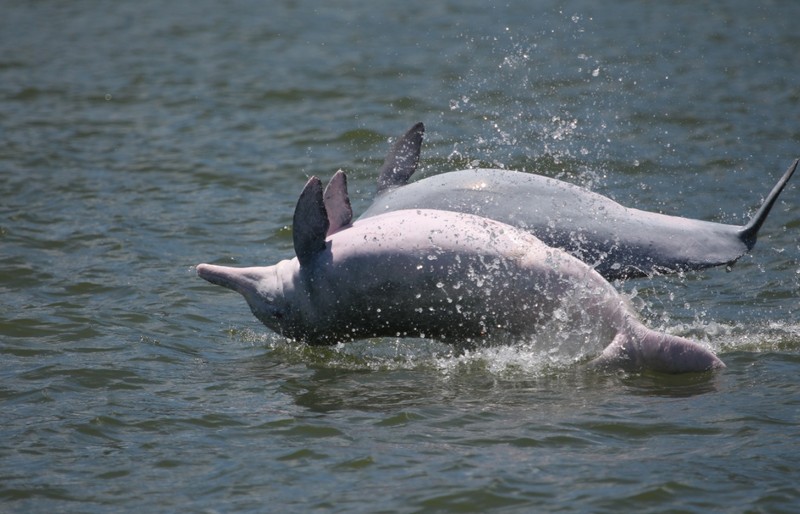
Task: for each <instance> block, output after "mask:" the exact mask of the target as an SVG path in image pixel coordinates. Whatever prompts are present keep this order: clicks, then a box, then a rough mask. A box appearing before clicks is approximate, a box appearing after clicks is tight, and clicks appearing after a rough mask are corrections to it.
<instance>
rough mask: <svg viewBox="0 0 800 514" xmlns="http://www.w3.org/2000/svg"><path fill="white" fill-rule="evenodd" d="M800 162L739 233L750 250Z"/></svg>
mask: <svg viewBox="0 0 800 514" xmlns="http://www.w3.org/2000/svg"><path fill="white" fill-rule="evenodd" d="M798 162H800V159H795V161H794V162H793V163H792V165H791V166H789V169H787V170H786V172H785V173H784V174H783V176H782V177H781V178H780V180H778V183H777V184H775V187H773V188H772V191H770V193H769V195H767V199H766V200H764V203H763V204H761V207H760V208H759V209H758V211H757V212H756V213H755V215H753V218H752V219H751V220H750V222H749V223H748V224H747V225H745V226H744V227H742V230H740V231H739V239H741V240H742V242H744V244H746V245H747V249H748V250H752V248H753V246H754V245H755V244H756V238H757V237H758V231H759V229H760V228H761V225H763V224H764V221H765V220H766V219H767V215H768V214H769V211H770V210H772V206H773V205H775V202H776V201H777V200H778V196H779V195H780V194H781V191H783V188H784V187H786V183H787V182H789V179H790V178H792V174H793V173H794V170H796V169H797V163H798Z"/></svg>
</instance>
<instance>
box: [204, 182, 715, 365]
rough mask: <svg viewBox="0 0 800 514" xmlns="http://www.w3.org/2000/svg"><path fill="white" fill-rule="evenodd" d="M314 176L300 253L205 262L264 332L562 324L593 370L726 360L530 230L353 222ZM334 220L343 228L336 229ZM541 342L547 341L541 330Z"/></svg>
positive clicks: (439, 330)
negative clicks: (654, 319)
mask: <svg viewBox="0 0 800 514" xmlns="http://www.w3.org/2000/svg"><path fill="white" fill-rule="evenodd" d="M331 182H332V184H335V185H334V186H329V187H328V188H327V189H326V191H323V190H322V184H321V182H320V180H319V179H318V178H316V177H312V178H311V179H309V181H308V182H307V184H306V186H305V188H304V189H303V192H302V194H301V195H300V198H299V200H298V202H297V206H296V208H295V212H294V219H293V229H292V237H293V243H294V250H295V257H294V258H292V259H287V260H283V261H280V262H278V263H277V264H275V265H273V266H265V267H246V268H232V267H226V266H216V265H211V264H199V265H198V266H197V268H196V269H197V274H198V275H199V276H200V277H201V278H203V279H205V280H207V281H209V282H211V283H213V284H217V285H221V286H224V287H226V288H229V289H232V290H234V291H237V292H239V293H240V294H242V296H244V298H245V300H246V301H247V303H248V305H249V306H250V309H251V311H252V312H253V314H254V315H255V316H256V318H258V319H259V320H260V321H261V322H263V323H264V325H266V326H267V327H269V328H270V329H272V330H274V331H275V332H277V333H279V334H281V335H283V336H285V337H287V338H290V339H294V340H299V341H303V342H306V343H308V344H311V345H329V344H337V343H340V342H346V341H350V340H354V339H362V338H371V337H424V338H431V339H436V340H440V341H444V342H451V343H455V344H460V343H463V344H473V343H475V342H478V341H481V340H492V338H493V337H499V338H500V339H501V340H502V338H503V337H504V336H506V337H509V336H510V337H511V338H512V340H518V339H517V338H519V337H526V336H530V335H532V334H535V333H536V332H537V328H538V329H541V328H542V327H543V326H547V327H552V326H553V325H550V324H551V323H557V322H563V323H565V324H566V326H567V327H571V328H572V329H574V331H575V333H576V334H579V335H581V336H584V337H587V338H588V339H587V341H588V343H587V346H589V347H590V348H589V350H587V351H586V352H585V353H586V355H582V357H583V356H586V357H589V356H591V357H596V358H595V359H594V360H593V361H592V363H593V365H594V366H601V367H605V366H613V367H615V368H617V367H621V368H625V369H629V368H630V369H651V370H655V371H659V372H667V373H680V372H695V371H707V370H712V369H718V368H722V367H724V364H723V363H722V361H721V360H720V359H719V358H717V357H716V356H715V355H714V353H712V352H711V351H710V350H708V349H707V348H705V347H703V346H701V345H700V344H698V343H696V342H693V341H690V340H688V339H684V338H681V337H677V336H673V335H668V334H664V333H659V332H655V331H653V330H651V329H649V328H647V327H645V326H644V325H643V324H642V323H641V322H640V321H639V320H638V319H637V318H636V316H635V313H634V312H633V310H632V309H631V307H630V306H629V304H628V303H626V302H625V301H624V299H623V298H622V297H621V296H620V295H619V294H618V293H617V291H616V290H615V289H614V287H613V286H612V285H611V284H609V283H608V282H607V281H606V280H605V279H603V277H602V276H600V274H599V273H597V272H596V271H595V270H594V269H592V268H591V267H590V266H588V265H586V264H585V263H583V262H582V261H580V260H578V259H576V258H574V257H572V256H571V255H569V254H568V253H566V252H564V251H562V250H559V249H556V248H551V247H549V246H547V245H545V244H544V243H542V242H541V241H540V240H539V239H537V238H536V237H535V236H533V235H532V234H530V233H528V232H526V231H523V230H520V229H517V228H515V227H512V226H510V225H506V224H504V223H500V222H498V221H494V220H490V219H486V218H482V217H479V216H475V215H472V214H466V213H458V212H448V211H437V210H430V209H416V210H406V211H395V212H389V213H386V214H382V215H380V216H374V217H370V218H367V219H363V220H358V221H356V222H355V223H352V224H350V223H349V220H348V219H347V216H346V215H345V216H343V217H341V218H340V217H338V216H333V217H331V212H330V211H331V210H332V209H331V208H332V207H334V206H336V205H337V204H338V205H339V209H336V211H337V212H340V213H341V212H346V211H347V208H346V207H343V206H342V205H341V203H342V202H344V199H343V197H342V195H343V194H344V195H346V177H345V175H344V173H343V172H342V171H339V172H337V173H336V175H335V176H334V179H333V180H332V181H331ZM331 219H334V220H336V223H340V224H341V223H344V225H342V227H340V229H339V230H335V231H333V233H332V234H331V235H328V233H329V231H330V228H331ZM543 337H544V336H543Z"/></svg>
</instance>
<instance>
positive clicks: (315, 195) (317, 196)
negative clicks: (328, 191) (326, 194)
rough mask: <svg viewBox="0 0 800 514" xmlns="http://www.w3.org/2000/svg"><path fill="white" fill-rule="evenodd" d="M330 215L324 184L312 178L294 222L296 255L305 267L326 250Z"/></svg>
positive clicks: (295, 213)
mask: <svg viewBox="0 0 800 514" xmlns="http://www.w3.org/2000/svg"><path fill="white" fill-rule="evenodd" d="M328 224H329V223H328V213H327V212H326V211H325V203H324V202H323V200H322V182H321V181H320V180H319V179H318V178H317V177H311V178H310V179H308V182H306V187H304V188H303V192H302V193H300V198H299V199H298V200H297V207H295V209H294V219H293V221H292V239H293V240H294V253H295V254H296V255H297V260H299V261H300V266H304V265H306V264H308V263H310V262H311V261H312V259H313V258H314V257H315V256H316V255H317V254H319V253H320V252H322V251H323V250H324V249H325V236H326V235H327V233H328Z"/></svg>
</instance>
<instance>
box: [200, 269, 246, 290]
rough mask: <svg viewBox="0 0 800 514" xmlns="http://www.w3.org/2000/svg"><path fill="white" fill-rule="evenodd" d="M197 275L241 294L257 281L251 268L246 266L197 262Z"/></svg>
mask: <svg viewBox="0 0 800 514" xmlns="http://www.w3.org/2000/svg"><path fill="white" fill-rule="evenodd" d="M197 276H198V277H200V278H202V279H205V280H208V281H209V282H211V283H212V284H216V285H218V286H222V287H227V288H228V289H232V290H234V291H236V292H237V293H241V294H242V295H244V294H245V293H246V292H249V291H253V290H254V289H255V285H256V283H257V282H258V278H257V277H254V276H253V273H251V270H248V269H247V268H230V267H228V266H215V265H213V264H198V265H197Z"/></svg>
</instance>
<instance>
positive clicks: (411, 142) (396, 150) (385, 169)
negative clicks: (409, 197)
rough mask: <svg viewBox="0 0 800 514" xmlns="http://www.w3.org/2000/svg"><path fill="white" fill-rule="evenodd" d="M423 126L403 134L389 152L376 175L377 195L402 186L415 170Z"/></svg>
mask: <svg viewBox="0 0 800 514" xmlns="http://www.w3.org/2000/svg"><path fill="white" fill-rule="evenodd" d="M424 134H425V125H423V124H422V123H421V122H420V123H417V124H415V125H414V126H413V127H411V128H410V129H408V131H407V132H406V133H405V134H403V135H402V136H401V137H400V138H399V139H398V140H397V141H395V143H394V144H393V145H392V148H391V149H390V150H389V153H388V154H387V155H386V159H385V160H384V161H383V166H381V170H380V175H378V194H381V193H383V192H384V191H386V190H387V189H390V188H392V187H397V186H404V185H406V184H407V183H408V179H410V178H411V175H413V174H414V172H415V171H416V170H417V164H419V153H420V150H421V148H422V136H423V135H424Z"/></svg>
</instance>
